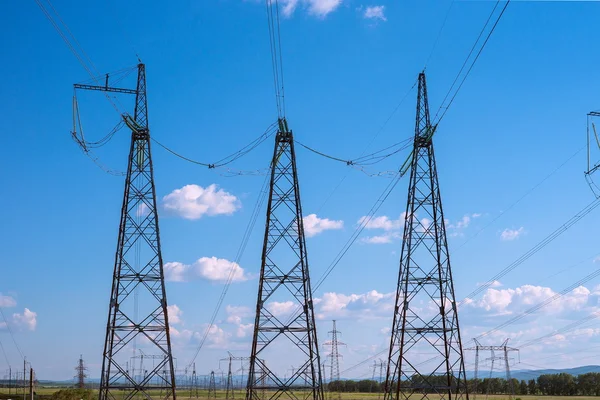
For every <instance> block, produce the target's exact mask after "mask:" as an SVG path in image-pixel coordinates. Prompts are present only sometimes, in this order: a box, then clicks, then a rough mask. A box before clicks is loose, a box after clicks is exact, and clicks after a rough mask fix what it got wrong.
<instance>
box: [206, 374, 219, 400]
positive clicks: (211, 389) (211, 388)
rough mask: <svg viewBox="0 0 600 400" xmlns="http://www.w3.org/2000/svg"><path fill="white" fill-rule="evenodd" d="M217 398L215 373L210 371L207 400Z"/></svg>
mask: <svg viewBox="0 0 600 400" xmlns="http://www.w3.org/2000/svg"><path fill="white" fill-rule="evenodd" d="M216 398H217V385H216V383H215V371H210V382H209V383H208V399H209V400H211V399H213V400H214V399H216Z"/></svg>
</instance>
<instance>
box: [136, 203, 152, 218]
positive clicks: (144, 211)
mask: <svg viewBox="0 0 600 400" xmlns="http://www.w3.org/2000/svg"><path fill="white" fill-rule="evenodd" d="M149 213H150V209H149V208H148V206H147V205H146V203H141V204H140V205H139V206H138V207H137V211H136V212H135V215H137V216H138V217H140V218H143V217H145V216H146V215H148V214H149Z"/></svg>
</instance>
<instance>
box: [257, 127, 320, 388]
mask: <svg viewBox="0 0 600 400" xmlns="http://www.w3.org/2000/svg"><path fill="white" fill-rule="evenodd" d="M286 301H291V302H292V303H293V304H294V306H295V307H296V308H294V309H293V311H292V312H291V314H288V315H285V316H281V315H279V314H278V313H277V310H276V309H273V308H271V305H272V304H276V303H277V302H286ZM283 354H285V358H286V360H288V359H289V360H293V362H294V363H299V367H298V368H296V369H295V370H294V372H293V373H292V374H291V375H290V376H289V377H282V376H281V375H278V374H277V372H276V371H275V370H274V369H271V368H270V367H269V365H267V362H268V361H277V362H278V361H280V360H281V357H282V355H283ZM297 365H298V364H297ZM280 397H284V398H289V399H293V400H297V399H313V400H323V387H322V381H321V364H320V358H319V346H318V342H317V332H316V328H315V317H314V309H313V301H312V291H311V287H310V277H309V271H308V261H307V256H306V243H305V239H304V225H303V221H302V206H301V203H300V189H299V186H298V174H297V168H296V156H295V152H294V139H293V134H292V132H291V131H290V130H289V129H288V125H287V121H286V120H285V118H280V119H279V129H278V132H277V135H276V138H275V150H274V153H273V160H272V163H271V182H270V192H269V200H268V206H267V221H266V228H265V236H264V245H263V252H262V260H261V271H260V281H259V289H258V299H257V303H256V319H255V324H254V335H253V341H252V352H251V355H250V371H249V376H248V386H247V390H246V399H247V400H257V399H261V400H266V399H267V398H268V399H278V398H280Z"/></svg>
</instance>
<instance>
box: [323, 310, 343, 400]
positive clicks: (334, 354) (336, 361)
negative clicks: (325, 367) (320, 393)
mask: <svg viewBox="0 0 600 400" xmlns="http://www.w3.org/2000/svg"><path fill="white" fill-rule="evenodd" d="M328 333H329V334H330V335H331V340H329V341H327V342H325V343H324V344H323V345H324V346H330V347H331V353H329V355H328V358H329V361H330V363H331V364H330V372H329V379H330V382H337V385H338V387H339V384H340V357H342V355H341V354H340V352H339V350H338V346H345V345H346V343H343V342H340V341H339V340H338V334H340V333H342V332H340V331H338V330H337V328H336V321H335V320H333V329H332V330H331V331H329V332H328ZM329 393H330V395H329V398H330V399H338V400H341V399H342V393H341V392H340V391H339V390H336V391H335V394H334V392H332V391H331V390H329Z"/></svg>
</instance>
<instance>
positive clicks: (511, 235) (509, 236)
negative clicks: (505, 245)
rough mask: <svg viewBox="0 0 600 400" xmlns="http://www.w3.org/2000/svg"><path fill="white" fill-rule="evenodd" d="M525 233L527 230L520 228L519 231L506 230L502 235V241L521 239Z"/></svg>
mask: <svg viewBox="0 0 600 400" xmlns="http://www.w3.org/2000/svg"><path fill="white" fill-rule="evenodd" d="M523 233H525V229H524V228H523V227H520V228H519V229H508V228H507V229H505V230H503V231H502V233H501V234H500V239H501V240H515V239H518V238H519V237H521V235H522V234H523Z"/></svg>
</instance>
